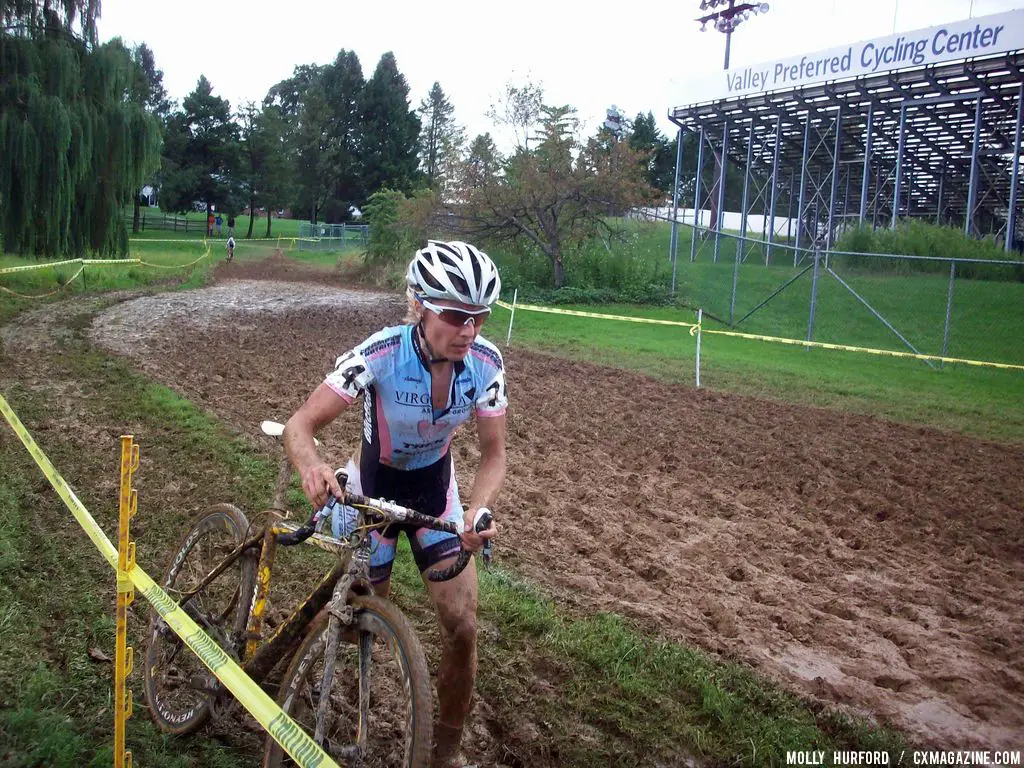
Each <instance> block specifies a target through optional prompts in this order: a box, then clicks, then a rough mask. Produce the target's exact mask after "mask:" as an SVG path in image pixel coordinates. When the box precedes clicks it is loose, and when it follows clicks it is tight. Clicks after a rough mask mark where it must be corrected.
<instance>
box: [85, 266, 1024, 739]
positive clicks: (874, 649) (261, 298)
mask: <svg viewBox="0 0 1024 768" xmlns="http://www.w3.org/2000/svg"><path fill="white" fill-rule="evenodd" d="M284 270H285V267H281V266H278V267H276V268H275V267H268V266H255V265H241V264H234V265H225V266H223V267H222V268H221V269H220V270H219V272H218V280H217V283H216V284H215V285H213V286H212V287H208V288H205V289H201V290H196V291H190V292H187V293H176V294H161V295H156V296H150V297H144V298H139V299H135V300H132V301H129V302H125V303H121V304H117V305H116V306H113V307H111V308H110V309H108V310H106V311H104V312H103V313H102V314H101V315H100V316H99V317H98V318H97V319H96V321H95V322H94V324H93V327H92V329H91V331H90V333H91V336H92V338H93V340H94V341H96V342H98V343H99V344H101V345H103V346H105V347H107V348H108V349H110V350H112V351H115V352H118V353H120V354H124V355H127V356H129V357H130V358H132V360H133V361H134V363H135V365H136V366H137V367H139V368H140V369H142V370H144V371H145V372H146V373H147V374H148V375H150V376H152V377H153V378H155V379H157V380H159V381H162V382H164V383H166V384H168V385H169V386H171V387H173V388H174V389H176V390H178V391H180V392H182V393H183V394H185V395H186V396H187V397H189V398H190V399H192V400H194V401H196V402H197V403H199V404H201V405H202V406H203V407H205V408H208V409H210V410H212V411H213V412H214V413H216V414H217V415H218V417H219V418H220V419H222V420H223V421H225V422H226V423H228V424H230V425H233V426H234V427H236V428H237V429H238V430H239V431H240V432H243V433H245V434H254V433H255V430H256V427H257V425H258V424H259V422H260V421H261V420H262V419H264V418H276V419H279V420H283V419H285V418H287V416H288V415H289V414H290V413H291V411H292V410H294V408H295V407H297V406H298V405H299V404H300V402H301V401H302V400H303V399H304V397H305V396H306V394H308V392H310V391H311V390H312V389H313V388H314V387H315V386H316V385H317V384H318V383H319V381H320V380H321V379H322V377H323V375H324V374H325V373H326V372H327V371H328V370H329V369H330V368H331V367H332V365H333V361H334V359H335V358H336V357H337V356H338V355H339V354H340V353H342V352H344V351H346V350H347V349H348V348H350V347H351V346H352V345H354V344H355V343H357V342H359V341H360V340H362V339H363V338H365V336H367V335H368V334H369V333H371V332H372V331H374V330H376V329H378V328H379V327H381V326H383V325H385V324H393V323H395V322H397V321H398V320H399V319H400V317H401V314H402V309H403V306H402V303H401V302H400V301H398V300H397V299H396V298H395V297H392V296H387V295H383V294H375V293H370V292H361V291H353V290H346V289H341V288H335V287H333V286H328V285H324V284H322V283H323V281H322V279H320V283H321V284H319V285H313V284H311V283H310V282H294V281H296V280H298V281H303V280H306V281H312V280H316V279H318V278H315V277H314V275H313V274H312V273H306V272H303V271H301V270H297V269H295V268H290V271H284ZM282 277H283V278H285V279H287V280H289V281H293V282H281V281H273V280H268V278H282ZM242 278H245V279H242ZM498 335H499V336H500V334H498ZM504 354H505V360H506V364H507V368H508V376H509V382H510V393H511V394H510V396H511V401H512V405H511V408H510V412H509V438H508V447H509V472H508V480H507V483H506V486H505V491H504V492H503V495H502V498H501V501H500V503H499V504H498V505H497V512H498V518H499V521H500V523H501V526H502V527H501V533H500V538H499V540H498V552H499V557H500V558H501V559H502V560H503V561H504V563H505V564H506V565H508V566H510V567H513V568H515V569H516V570H517V571H519V572H520V573H523V574H524V575H526V576H527V577H528V578H530V579H531V580H533V581H535V582H536V583H538V584H540V585H543V587H544V588H545V589H546V590H547V591H549V592H550V593H551V594H552V595H553V596H555V598H556V599H557V600H558V602H559V603H561V604H562V605H564V606H566V607H567V608H568V609H569V610H578V611H588V612H589V611H593V610H598V609H600V610H610V611H615V612H619V613H623V614H626V615H628V616H631V617H633V618H635V619H637V620H638V621H640V622H641V624H642V625H643V626H644V627H645V628H647V629H648V630H649V631H650V632H652V633H657V634H661V635H664V636H667V637H671V638H678V639H681V640H685V641H687V642H692V643H696V644H698V645H700V646H702V647H704V648H707V649H709V650H711V651H713V652H716V653H718V654H720V655H721V656H724V657H726V658H730V659H735V660H741V661H743V662H746V663H749V664H751V665H753V666H754V667H756V668H758V669H759V670H761V671H762V672H763V673H765V674H766V675H768V676H770V677H772V678H774V679H776V680H779V681H781V682H783V683H784V684H785V685H787V686H788V687H790V688H792V689H795V690H797V691H799V692H801V693H803V694H805V695H807V696H809V697H812V698H816V699H820V700H823V701H826V702H829V703H835V704H839V705H841V706H844V707H848V708H850V709H852V710H855V711H857V712H859V713H862V714H867V715H869V716H872V717H875V718H877V719H879V720H886V721H889V722H891V723H893V724H894V725H896V726H897V727H899V728H901V729H903V730H904V731H906V732H907V733H908V734H909V735H910V736H911V737H912V738H913V739H915V740H916V741H918V742H920V743H921V744H923V745H925V746H942V747H968V746H972V747H989V748H993V749H996V748H998V749H1007V748H1011V747H1012V748H1019V746H1020V734H1021V733H1024V641H1022V639H1021V626H1022V624H1024V601H1022V599H1021V597H1022V595H1024V447H1022V446H1007V445H1001V444H997V443H993V442H987V441H983V440H977V439H973V438H969V437H964V436H962V435H958V434H949V433H944V432H940V431H937V430H933V429H930V428H923V427H912V426H905V425H899V424H894V423H890V422H886V421H882V420H879V419H875V418H869V417H864V416H855V415H850V414H845V413H842V412H837V411H831V410H824V409H815V408H808V407H802V406H801V407H798V406H791V405H785V404H780V403H777V402H769V401H765V400H759V399H755V398H750V397H739V396H734V395H728V394H721V393H714V392H708V391H704V390H699V391H698V390H694V389H692V388H690V387H685V386H676V385H670V384H665V383H662V382H657V381H654V380H651V379H649V378H646V377H643V376H640V375H636V374H632V373H628V372H623V371H619V370H615V369H611V368H604V367H598V366H594V365H588V364H584V363H578V362H570V361H566V360H561V359H558V358H553V357H548V356H544V355H540V354H533V353H529V352H525V351H522V350H518V349H515V348H512V349H508V350H504ZM357 434H358V428H357V425H356V421H355V416H354V415H352V414H346V415H345V416H344V417H343V418H342V419H341V420H340V421H339V422H338V423H337V424H335V425H332V426H331V427H330V428H329V429H328V430H327V432H326V433H325V438H326V446H327V447H326V453H327V455H328V456H329V457H330V458H331V459H332V460H333V461H335V462H337V463H339V464H340V463H342V462H343V461H344V459H345V458H346V457H347V453H348V451H350V450H351V449H352V448H353V447H354V445H355V441H356V439H357ZM453 449H454V451H455V455H456V464H457V467H458V471H459V474H460V484H461V485H462V487H463V488H468V487H470V479H471V477H472V472H473V469H474V467H475V463H476V460H477V457H478V453H477V451H476V448H475V445H474V439H473V431H472V429H466V430H464V432H463V434H461V435H460V436H459V437H458V438H457V439H456V441H455V443H454V448H453Z"/></svg>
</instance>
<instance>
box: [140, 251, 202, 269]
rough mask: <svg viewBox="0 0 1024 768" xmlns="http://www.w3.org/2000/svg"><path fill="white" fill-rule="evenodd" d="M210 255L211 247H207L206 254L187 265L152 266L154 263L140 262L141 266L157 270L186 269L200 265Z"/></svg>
mask: <svg viewBox="0 0 1024 768" xmlns="http://www.w3.org/2000/svg"><path fill="white" fill-rule="evenodd" d="M209 255H210V247H209V246H207V247H206V253H204V254H203V255H202V256H200V257H199V258H198V259H195V260H194V261H190V262H188V263H187V264H152V263H150V262H148V261H141V260H140V261H139V264H142V265H143V266H146V267H156V268H157V269H184V268H185V267H191V266H192V265H193V264H198V263H199V262H200V261H202V260H203V259H205V258H206V257H207V256H209Z"/></svg>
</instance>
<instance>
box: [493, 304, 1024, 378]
mask: <svg viewBox="0 0 1024 768" xmlns="http://www.w3.org/2000/svg"><path fill="white" fill-rule="evenodd" d="M497 304H498V306H500V307H504V308H505V309H512V305H511V304H506V303H505V302H504V301H499V302H497ZM515 308H516V309H522V310H525V311H528V312H545V313H548V314H553V315H575V316H576V317H595V318H599V319H601V320H622V321H624V322H627V323H649V324H653V325H678V326H682V327H684V328H689V329H690V335H691V336H692V335H694V334H695V333H696V332H697V324H696V323H684V322H681V321H676V320H653V319H651V318H647V317H627V316H625V315H605V314H601V313H598V312H578V311H576V310H573V309H555V308H554V307H541V306H537V305H535V304H516V306H515ZM700 332H701V333H703V334H716V335H718V336H732V337H734V338H737V339H751V340H753V341H767V342H770V343H773V344H790V345H794V346H799V347H817V348H818V349H834V350H840V351H843V352H864V353H866V354H869V355H883V356H885V357H904V358H911V359H914V360H929V361H936V362H940V363H959V364H962V365H973V366H977V367H981V368H999V369H1003V370H1011V371H1024V365H1014V364H1011V363H994V362H991V361H989V360H969V359H965V358H961V357H943V356H942V355H922V354H919V353H915V352H897V351H895V350H889V349H875V348H873V347H854V346H850V345H849V344H830V343H828V342H824V341H804V340H802V339H787V338H784V337H782V336H765V335H763V334H757V333H740V332H739V331H717V330H708V329H707V328H705V327H703V326H701V328H700Z"/></svg>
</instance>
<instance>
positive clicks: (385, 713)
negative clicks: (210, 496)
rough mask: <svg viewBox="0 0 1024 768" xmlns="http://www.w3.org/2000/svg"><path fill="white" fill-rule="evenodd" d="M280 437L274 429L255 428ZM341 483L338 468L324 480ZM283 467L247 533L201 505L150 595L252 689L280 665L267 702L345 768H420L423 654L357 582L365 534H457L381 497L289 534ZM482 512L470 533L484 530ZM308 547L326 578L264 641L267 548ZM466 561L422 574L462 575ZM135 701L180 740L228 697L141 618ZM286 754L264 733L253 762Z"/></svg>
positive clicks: (282, 761) (426, 695)
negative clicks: (174, 609)
mask: <svg viewBox="0 0 1024 768" xmlns="http://www.w3.org/2000/svg"><path fill="white" fill-rule="evenodd" d="M263 427H264V431H265V432H267V433H268V434H279V433H280V425H278V424H275V423H274V422H264V425H263ZM336 476H337V477H338V481H339V483H340V485H341V487H342V488H345V484H346V477H345V475H344V472H343V471H341V470H338V471H337V472H336ZM289 477H290V469H289V468H288V465H287V460H285V463H284V464H282V468H281V473H280V475H279V477H278V484H277V492H276V495H275V502H274V508H272V509H270V510H267V511H266V512H265V513H264V514H265V516H267V518H268V520H270V522H268V523H267V524H265V525H263V526H262V527H260V528H258V529H256V530H253V529H252V528H251V526H250V524H249V522H248V520H247V519H246V517H245V515H244V514H243V513H242V511H241V510H240V509H238V508H237V507H235V506H233V505H231V504H216V505H214V506H212V507H210V508H209V509H208V510H207V511H206V512H205V513H204V514H203V516H202V517H201V518H200V519H199V520H198V522H196V523H195V524H194V525H193V526H192V527H191V529H189V531H188V533H186V535H185V537H184V538H183V539H182V542H181V544H180V545H179V547H178V549H177V552H176V553H175V555H174V558H173V559H172V560H171V564H170V566H169V567H168V569H167V572H166V574H165V575H164V578H163V581H162V586H163V588H164V590H165V591H166V592H167V593H168V594H169V595H170V596H171V597H172V598H174V599H175V601H176V602H177V603H178V604H179V605H180V606H181V607H182V609H183V610H185V611H186V613H187V614H188V615H189V616H190V617H191V618H192V619H193V620H194V621H195V622H196V623H198V624H199V626H200V627H202V628H203V629H204V630H205V631H206V633H207V634H208V635H209V636H210V637H211V638H213V640H214V641H215V642H217V644H218V645H219V646H220V647H221V648H222V649H223V650H224V651H225V652H227V653H228V654H229V655H230V656H231V657H232V658H233V659H234V660H235V661H236V662H238V663H239V665H240V666H241V667H242V669H243V670H244V671H245V672H246V673H247V674H248V675H249V676H250V677H251V678H252V679H253V680H255V681H256V682H257V683H259V684H261V685H264V687H266V685H265V683H266V681H267V678H268V675H269V674H270V673H271V672H272V670H274V668H275V667H277V666H278V665H279V663H280V662H282V661H284V660H285V659H288V658H289V657H290V662H289V664H288V666H287V669H286V670H285V672H284V674H283V676H282V677H281V681H280V685H279V687H278V691H277V701H278V704H279V705H280V706H281V708H282V709H283V710H284V711H285V712H286V713H288V714H289V715H290V716H291V717H292V718H293V719H294V720H295V721H296V722H297V723H298V724H299V725H300V726H301V727H302V728H303V729H305V730H306V731H307V732H308V733H309V735H310V736H312V737H313V739H314V740H315V741H316V742H317V743H318V744H319V745H320V746H321V747H322V748H323V749H324V751H325V752H326V753H327V754H329V755H330V756H331V757H333V758H335V759H336V760H338V761H339V762H341V763H344V764H346V765H361V766H404V767H407V768H413V767H415V768H419V767H421V766H426V765H427V763H428V760H429V758H430V750H431V733H432V721H433V701H432V696H431V687H430V675H429V672H428V670H427V665H426V659H425V656H424V653H423V648H422V646H421V644H420V642H419V639H418V637H417V636H416V633H415V631H414V629H413V627H412V625H411V624H410V622H409V620H408V619H407V618H406V617H405V616H404V614H402V612H401V611H400V610H399V609H398V607H397V606H395V604H394V603H392V602H390V601H389V600H386V599H384V598H381V597H378V596H376V595H374V594H373V587H372V585H371V583H370V580H369V562H370V531H372V530H373V529H376V528H383V527H386V526H387V525H390V524H392V523H402V524H409V525H414V526H421V527H427V528H432V529H434V530H439V531H446V532H448V533H454V534H456V535H458V534H459V533H461V525H460V524H459V523H456V522H450V521H445V520H439V519H438V518H435V517H431V516H429V515H425V514H422V513H420V512H417V511H416V510H413V509H409V508H407V507H403V506H400V505H398V504H394V503H392V502H389V501H386V500H384V499H378V498H372V497H366V496H362V495H358V494H352V493H348V492H346V493H345V494H344V498H342V499H337V500H335V499H333V497H332V499H331V501H330V502H329V503H328V505H327V507H325V508H323V509H321V510H316V511H314V513H313V515H312V516H311V517H310V518H309V520H308V521H307V522H306V523H305V524H303V525H299V524H297V523H295V522H292V521H289V520H287V519H284V518H283V515H282V514H281V513H282V512H283V504H282V498H283V492H284V487H285V486H286V484H287V481H288V478H289ZM335 503H339V504H342V505H344V506H347V507H350V508H351V509H353V510H355V514H354V515H349V516H348V517H347V519H348V520H349V524H348V525H347V526H346V529H345V530H344V531H343V532H342V533H343V537H342V538H335V537H333V536H329V535H326V534H324V533H321V532H319V529H320V528H321V527H322V526H321V522H322V521H326V520H327V519H329V517H330V510H331V508H332V505H333V504H335ZM490 522H491V521H490V519H488V518H487V517H484V518H482V519H480V520H479V521H477V524H476V528H477V530H478V531H482V530H485V529H486V528H487V527H489V525H490ZM302 542H307V543H310V544H313V545H315V546H317V547H319V548H321V549H324V550H326V551H328V552H331V553H333V554H336V555H337V560H336V561H335V563H334V566H333V567H332V568H331V570H330V571H329V572H328V573H327V574H326V575H324V576H323V578H322V579H321V580H320V582H319V583H318V584H317V585H316V587H315V588H314V589H313V591H312V592H311V593H310V594H309V595H308V596H307V597H306V598H305V599H304V600H303V601H302V602H301V604H300V605H299V606H298V607H297V608H296V609H295V610H294V611H293V612H292V614H291V615H290V616H289V617H288V618H287V619H286V620H285V621H284V622H282V623H281V624H280V625H279V626H277V627H276V628H275V629H274V631H273V633H272V634H271V635H270V637H268V638H266V640H265V641H264V637H263V636H264V623H265V622H264V620H265V613H266V608H267V596H268V594H269V591H270V582H271V576H272V571H273V566H274V558H275V554H276V551H277V547H278V545H283V546H292V545H295V544H299V543H302ZM471 557H472V555H471V554H470V553H469V552H468V551H467V550H465V549H463V550H461V551H460V553H459V556H458V558H457V560H456V561H455V562H454V563H453V564H452V565H450V566H448V567H447V568H444V569H435V570H433V571H430V572H428V574H427V576H428V578H429V579H431V580H433V581H443V580H445V579H450V578H453V577H455V576H456V575H458V574H459V573H461V572H462V570H463V569H464V568H465V567H466V566H467V565H468V564H469V561H470V559H471ZM144 678H145V694H146V700H147V702H148V704H149V709H150V712H151V715H152V717H153V720H154V721H155V722H156V723H157V725H158V726H160V728H162V729H163V730H165V731H167V732H169V733H174V734H181V735H183V734H189V733H193V732H194V731H196V730H197V729H198V728H200V727H201V726H202V725H204V724H205V723H206V722H207V721H208V720H209V719H210V718H211V716H214V717H216V716H217V715H218V714H219V710H222V709H224V708H225V705H227V704H229V703H230V695H229V694H228V693H227V692H226V690H225V689H224V687H223V686H222V685H221V684H220V682H219V681H218V680H217V679H216V677H215V676H214V675H213V674H212V673H210V672H209V670H207V668H206V667H205V666H203V664H202V663H201V662H200V661H199V660H198V659H197V658H196V657H195V656H194V655H193V654H192V653H191V652H190V651H189V650H188V648H187V646H185V644H184V643H183V642H182V640H181V639H180V638H179V637H178V636H177V635H176V634H175V633H174V632H173V631H172V630H171V629H170V628H169V627H168V626H167V625H166V623H165V622H164V621H163V619H162V618H160V616H159V614H157V613H156V612H155V611H154V612H152V613H151V618H150V626H149V631H148V633H147V642H146V663H145V672H144ZM288 764H290V758H289V757H288V755H287V754H286V753H285V752H284V750H282V749H281V747H280V746H279V745H278V744H277V742H276V741H274V740H273V739H272V738H270V737H269V736H268V737H267V744H266V749H265V752H264V758H263V765H264V766H266V767H267V768H276V767H277V766H280V765H288Z"/></svg>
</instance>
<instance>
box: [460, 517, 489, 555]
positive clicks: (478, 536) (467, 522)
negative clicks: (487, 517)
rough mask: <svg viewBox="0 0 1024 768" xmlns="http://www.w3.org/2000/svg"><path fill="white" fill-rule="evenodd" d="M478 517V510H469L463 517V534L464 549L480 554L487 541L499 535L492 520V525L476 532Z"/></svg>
mask: <svg viewBox="0 0 1024 768" xmlns="http://www.w3.org/2000/svg"><path fill="white" fill-rule="evenodd" d="M476 517H477V509H476V508H471V509H467V510H466V513H465V514H464V515H463V517H462V521H463V532H462V534H461V538H462V547H463V549H466V550H469V551H470V552H473V553H476V552H479V551H480V550H481V549H483V547H484V543H485V542H486V541H487V539H492V538H494V536H495V534H497V533H498V529H497V527H496V526H495V524H494V521H493V520H491V522H490V525H489V526H488V527H487V528H485V529H483V530H481V531H479V532H477V531H476V530H475V527H474V526H475V523H476Z"/></svg>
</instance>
